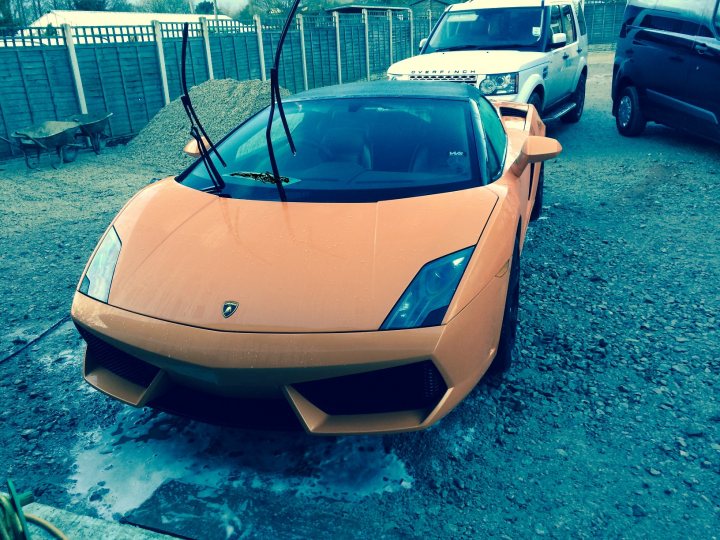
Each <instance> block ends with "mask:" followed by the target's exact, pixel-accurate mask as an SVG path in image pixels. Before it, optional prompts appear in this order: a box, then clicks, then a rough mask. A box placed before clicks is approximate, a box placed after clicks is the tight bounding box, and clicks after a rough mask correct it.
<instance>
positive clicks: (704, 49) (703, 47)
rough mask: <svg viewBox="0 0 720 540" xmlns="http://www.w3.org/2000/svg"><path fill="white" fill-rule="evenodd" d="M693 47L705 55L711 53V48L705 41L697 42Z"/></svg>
mask: <svg viewBox="0 0 720 540" xmlns="http://www.w3.org/2000/svg"><path fill="white" fill-rule="evenodd" d="M693 49H695V52H696V53H698V54H702V55H705V54H708V53H709V49H710V48H709V47H708V46H707V45H705V44H704V43H696V44H695V45H694V46H693Z"/></svg>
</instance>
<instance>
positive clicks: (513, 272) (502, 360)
mask: <svg viewBox="0 0 720 540" xmlns="http://www.w3.org/2000/svg"><path fill="white" fill-rule="evenodd" d="M519 305H520V241H519V238H518V237H516V238H515V247H514V248H513V254H512V262H511V263H510V277H509V278H508V290H507V296H506V297H505V309H504V310H503V322H502V327H501V328H500V341H499V342H498V350H497V353H496V354H495V359H494V360H493V362H492V364H490V369H489V371H490V372H491V373H494V374H498V373H503V372H505V371H507V370H508V369H509V368H510V366H511V365H512V361H513V351H514V350H515V338H516V337H517V324H518V307H519Z"/></svg>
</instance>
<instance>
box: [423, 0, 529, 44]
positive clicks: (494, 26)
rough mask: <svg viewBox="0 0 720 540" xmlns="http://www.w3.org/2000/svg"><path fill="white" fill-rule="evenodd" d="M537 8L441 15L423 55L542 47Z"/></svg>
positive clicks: (452, 12)
mask: <svg viewBox="0 0 720 540" xmlns="http://www.w3.org/2000/svg"><path fill="white" fill-rule="evenodd" d="M542 21H543V9H542V8H541V7H525V8H497V9H478V10H473V11H449V12H447V13H445V16H444V17H443V18H442V20H441V21H440V23H439V24H438V26H437V28H436V29H435V31H434V32H433V34H432V36H431V37H430V40H429V41H428V44H427V46H426V49H425V51H424V52H425V53H430V52H436V51H455V50H462V49H483V50H492V49H530V50H539V49H540V48H541V45H542V33H543V32H542V29H543V23H542Z"/></svg>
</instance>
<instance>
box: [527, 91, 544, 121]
mask: <svg viewBox="0 0 720 540" xmlns="http://www.w3.org/2000/svg"><path fill="white" fill-rule="evenodd" d="M528 105H532V106H533V107H535V108H536V109H537V112H538V114H539V115H540V118H542V113H543V110H542V109H543V106H542V98H541V97H540V94H538V93H537V92H533V93H532V94H531V95H530V98H529V99H528Z"/></svg>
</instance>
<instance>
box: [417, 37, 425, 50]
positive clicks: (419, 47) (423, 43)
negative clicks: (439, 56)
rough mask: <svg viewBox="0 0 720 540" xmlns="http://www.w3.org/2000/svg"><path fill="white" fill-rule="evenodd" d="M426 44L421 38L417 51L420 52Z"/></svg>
mask: <svg viewBox="0 0 720 540" xmlns="http://www.w3.org/2000/svg"><path fill="white" fill-rule="evenodd" d="M426 43H427V38H422V39H421V40H420V43H419V44H418V50H419V51H420V50H422V48H423V47H424V46H425V44H426Z"/></svg>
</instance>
